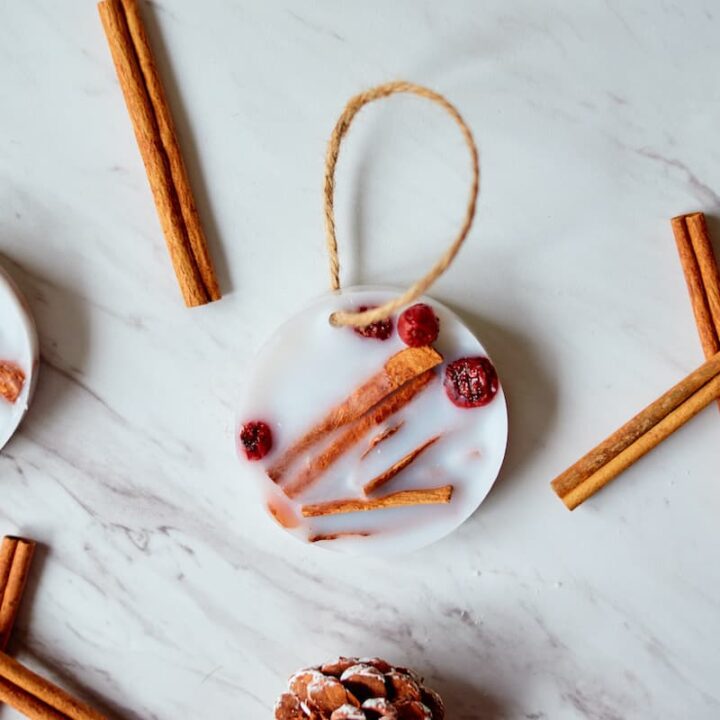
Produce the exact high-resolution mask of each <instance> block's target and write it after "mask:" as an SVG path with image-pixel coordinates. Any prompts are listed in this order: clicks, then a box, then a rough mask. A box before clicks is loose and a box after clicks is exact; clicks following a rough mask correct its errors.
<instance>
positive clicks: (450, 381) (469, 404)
mask: <svg viewBox="0 0 720 720" xmlns="http://www.w3.org/2000/svg"><path fill="white" fill-rule="evenodd" d="M443 384H444V386H445V392H446V393H447V396H448V397H449V398H450V400H451V401H452V402H453V404H455V405H457V406H458V407H461V408H473V407H481V406H483V405H487V404H488V403H489V402H490V401H491V400H492V399H493V398H494V397H495V395H497V391H498V388H499V387H500V383H499V381H498V376H497V372H496V371H495V368H494V367H493V364H492V363H491V362H490V360H488V358H486V357H467V358H460V360H455V362H451V363H450V364H449V365H448V366H447V367H446V368H445V381H444V383H443Z"/></svg>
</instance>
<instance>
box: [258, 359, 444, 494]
mask: <svg viewBox="0 0 720 720" xmlns="http://www.w3.org/2000/svg"><path fill="white" fill-rule="evenodd" d="M441 362H442V355H440V353H438V352H437V351H436V350H434V349H433V348H431V347H420V348H406V349H405V350H401V351H400V352H398V353H396V354H395V355H393V356H392V357H390V358H389V359H388V360H387V362H386V363H385V365H384V366H383V367H382V369H381V370H379V371H378V372H377V373H375V374H374V375H373V376H372V377H371V378H369V379H368V380H366V381H365V382H364V383H363V384H362V385H361V386H360V387H359V388H357V389H356V390H355V391H354V392H353V393H352V394H351V395H349V396H348V397H347V398H345V400H343V401H342V402H341V403H340V404H339V405H338V406H336V407H334V408H333V409H332V410H331V411H330V412H329V413H328V414H327V415H326V416H325V417H324V418H323V419H322V420H320V421H319V422H318V423H317V424H315V425H314V426H313V427H312V428H310V430H308V431H307V432H306V433H305V434H304V435H303V436H302V437H301V438H300V439H299V440H297V441H295V442H294V443H293V444H292V445H291V446H290V447H289V448H288V449H287V450H286V451H285V452H284V453H283V455H282V456H281V457H280V458H279V459H278V460H277V461H276V462H275V463H274V464H273V466H272V467H271V468H270V469H269V470H268V475H269V476H270V478H271V479H272V480H274V481H275V482H280V481H281V480H282V477H283V475H284V474H285V473H286V472H287V471H288V469H289V468H290V466H291V465H292V464H293V462H295V461H296V460H297V459H298V457H299V456H300V455H301V454H302V453H304V452H305V451H306V450H308V449H309V448H311V447H312V446H313V445H315V444H316V443H318V442H319V441H320V440H322V439H323V438H324V437H326V436H327V435H328V434H329V433H331V432H332V431H333V430H337V429H338V428H340V427H342V426H343V425H347V424H348V423H350V422H353V421H354V420H357V419H358V418H359V417H360V416H361V415H363V414H364V413H366V412H367V411H368V410H369V409H370V408H372V407H373V406H374V405H376V404H377V403H379V402H380V401H381V400H382V399H383V398H385V397H387V396H388V395H390V393H392V392H394V391H395V390H397V389H398V388H400V387H402V386H403V385H404V384H405V383H407V382H408V381H409V380H412V378H414V377H417V376H418V375H421V374H422V373H424V372H425V371H427V370H430V369H431V368H434V367H435V366H436V365H439V364H440V363H441Z"/></svg>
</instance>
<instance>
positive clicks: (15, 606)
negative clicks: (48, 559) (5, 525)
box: [0, 537, 35, 650]
mask: <svg viewBox="0 0 720 720" xmlns="http://www.w3.org/2000/svg"><path fill="white" fill-rule="evenodd" d="M34 553H35V543H34V542H33V541H32V540H25V539H24V538H17V537H5V538H3V542H2V546H0V650H4V649H5V648H6V647H7V644H8V641H9V640H10V633H11V632H12V628H13V625H14V624H15V618H16V617H17V614H18V610H19V609H20V601H21V599H22V595H23V591H24V590H25V585H26V583H27V579H28V575H29V574H30V565H31V563H32V559H33V555H34Z"/></svg>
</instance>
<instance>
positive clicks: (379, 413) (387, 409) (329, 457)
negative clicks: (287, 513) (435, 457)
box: [282, 370, 435, 497]
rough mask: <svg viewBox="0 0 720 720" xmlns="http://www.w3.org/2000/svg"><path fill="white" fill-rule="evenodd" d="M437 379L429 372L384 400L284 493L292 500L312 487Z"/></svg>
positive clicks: (349, 429)
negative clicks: (355, 446)
mask: <svg viewBox="0 0 720 720" xmlns="http://www.w3.org/2000/svg"><path fill="white" fill-rule="evenodd" d="M434 377H435V374H434V372H433V371H432V370H427V371H425V372H424V373H422V375H418V376H417V377H416V378H413V379H412V380H410V382H408V383H406V384H405V385H403V386H402V387H401V388H400V389H399V390H396V391H395V392H394V393H393V394H392V395H389V396H388V397H386V398H384V399H383V400H381V401H380V402H379V403H378V404H377V405H376V406H375V407H374V408H372V409H371V410H370V411H369V412H367V413H366V414H365V415H363V416H362V417H361V418H360V419H359V420H356V421H355V422H354V423H352V424H351V425H350V426H349V427H348V428H347V430H345V431H344V432H343V433H342V434H341V435H340V436H339V437H338V438H335V440H334V442H333V443H332V444H330V445H329V446H328V447H327V448H325V450H323V451H322V452H321V453H320V454H319V455H317V456H316V457H314V458H313V459H312V460H311V461H310V462H309V463H308V465H307V466H306V467H304V468H303V469H302V470H301V471H300V472H298V474H297V475H296V476H295V477H294V478H293V479H292V480H291V481H290V482H288V483H286V484H285V485H283V486H282V489H283V490H284V491H285V493H286V494H287V495H288V496H289V497H296V496H297V495H299V494H300V493H301V492H303V491H304V490H306V489H307V488H308V487H310V485H312V483H314V482H315V480H317V479H318V478H319V477H320V476H321V475H322V474H323V473H324V472H325V471H326V470H327V469H328V468H329V467H330V466H331V465H332V464H333V463H335V462H336V461H337V460H338V459H339V458H340V457H342V456H343V455H344V454H345V453H346V452H348V451H349V450H350V448H352V447H353V446H354V445H356V444H357V443H359V442H360V440H362V439H363V438H364V437H365V436H366V435H367V434H368V433H369V432H370V430H372V428H373V427H376V426H377V425H379V424H380V423H382V422H385V420H387V419H388V418H389V417H390V416H391V415H394V414H395V413H396V412H398V411H399V410H401V409H402V408H403V407H405V406H406V405H407V404H408V403H409V402H411V401H412V400H413V398H414V397H415V396H416V395H417V394H418V393H420V392H422V391H423V390H424V389H425V388H426V387H427V386H428V385H429V384H430V382H431V381H432V380H433V378H434Z"/></svg>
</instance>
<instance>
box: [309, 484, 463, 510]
mask: <svg viewBox="0 0 720 720" xmlns="http://www.w3.org/2000/svg"><path fill="white" fill-rule="evenodd" d="M452 495H453V486H452V485H444V486H442V487H437V488H427V489H421V490H401V491H400V492H396V493H392V494H391V495H383V496H382V497H378V498H370V499H361V498H347V499H343V500H331V501H330V502H324V503H317V504H314V505H303V508H302V514H303V516H304V517H323V516H325V515H341V514H344V513H354V512H367V511H369V510H385V509H388V508H398V507H408V506H411V505H440V504H445V503H449V502H450V500H452Z"/></svg>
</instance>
